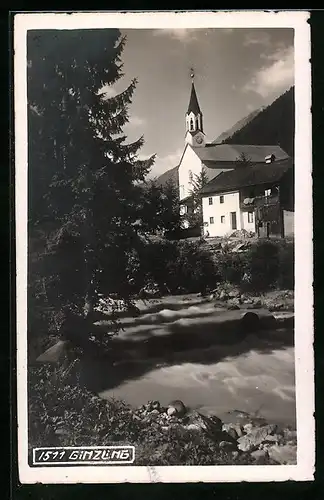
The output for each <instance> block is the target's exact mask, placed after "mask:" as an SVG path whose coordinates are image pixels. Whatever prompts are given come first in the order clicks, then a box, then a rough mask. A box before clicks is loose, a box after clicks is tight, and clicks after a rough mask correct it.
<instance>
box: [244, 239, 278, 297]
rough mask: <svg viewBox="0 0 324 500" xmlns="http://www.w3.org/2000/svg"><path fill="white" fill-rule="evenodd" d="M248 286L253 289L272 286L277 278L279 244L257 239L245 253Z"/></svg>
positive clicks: (258, 289)
mask: <svg viewBox="0 0 324 500" xmlns="http://www.w3.org/2000/svg"><path fill="white" fill-rule="evenodd" d="M247 259H248V273H249V275H250V280H249V281H250V286H251V288H252V289H253V290H255V291H265V290H267V289H269V288H271V287H273V286H274V285H275V284H276V282H277V280H278V278H279V271H280V265H279V245H278V244H277V243H276V242H272V241H268V240H266V241H258V242H257V243H256V245H253V246H252V247H251V250H250V251H249V252H248V253H247Z"/></svg>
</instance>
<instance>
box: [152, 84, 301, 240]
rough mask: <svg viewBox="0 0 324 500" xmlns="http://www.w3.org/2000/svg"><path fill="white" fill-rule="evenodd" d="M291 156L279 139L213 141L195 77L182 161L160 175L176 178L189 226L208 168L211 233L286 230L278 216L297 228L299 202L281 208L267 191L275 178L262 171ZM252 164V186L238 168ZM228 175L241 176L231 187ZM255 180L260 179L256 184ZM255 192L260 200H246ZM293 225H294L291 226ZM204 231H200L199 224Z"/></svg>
mask: <svg viewBox="0 0 324 500" xmlns="http://www.w3.org/2000/svg"><path fill="white" fill-rule="evenodd" d="M242 158H245V159H248V161H247V162H246V165H245V164H244V162H242ZM282 162H283V163H282ZM285 162H286V165H287V164H288V163H289V162H291V160H290V157H289V156H288V155H287V153H286V152H285V151H283V149H282V148H280V146H278V145H251V144H250V145H249V144H247V145H244V144H225V143H215V141H214V142H211V143H209V142H208V141H207V138H206V135H205V131H204V126H203V113H202V111H201V108H200V106H199V102H198V98H197V93H196V89H195V85H194V81H192V86H191V94H190V99H189V105H188V109H187V112H186V114H185V143H184V149H183V153H182V155H181V157H180V159H179V164H178V165H177V166H176V167H174V168H172V169H170V170H169V171H167V172H165V173H164V174H162V175H161V176H160V177H159V178H158V179H157V181H158V182H160V183H161V184H163V183H164V182H166V180H170V179H172V180H173V182H175V184H176V185H177V187H178V190H179V200H180V213H181V215H182V216H184V217H183V228H184V229H186V228H187V227H188V225H189V223H188V221H187V219H186V214H190V213H192V212H193V210H194V208H193V203H192V187H193V186H192V181H193V179H196V178H197V177H196V176H200V175H201V174H202V172H204V173H205V176H204V177H205V180H206V182H207V185H206V186H205V188H204V189H206V190H207V191H202V195H203V196H202V211H203V219H204V229H203V233H204V234H205V235H207V236H208V235H210V236H224V235H226V234H228V233H229V232H231V231H234V230H241V229H245V230H247V231H251V232H255V233H257V234H259V235H260V236H262V235H263V233H264V232H265V234H267V233H270V234H279V233H281V234H282V233H283V229H282V226H283V222H278V223H277V225H276V224H275V222H273V221H274V220H279V219H280V220H281V219H282V221H283V220H284V221H285V228H286V229H285V231H287V232H290V233H293V208H292V209H289V210H284V209H283V208H282V206H281V205H280V208H278V207H279V205H278V202H277V201H276V203H274V200H275V197H273V196H268V195H266V194H265V193H266V192H268V191H267V190H269V189H273V186H272V184H271V180H270V181H269V182H268V183H267V182H265V181H266V180H267V179H264V175H261V174H260V173H257V172H261V170H262V171H263V172H264V171H265V170H264V169H263V167H265V168H266V169H267V168H268V167H269V164H270V166H271V169H272V170H273V165H274V164H275V165H276V168H277V167H278V168H279V169H280V167H279V166H280V165H281V164H282V165H283V164H285ZM244 165H245V166H244ZM247 166H251V167H253V168H252V171H253V172H255V179H254V180H253V179H252V180H251V181H249V185H248V186H246V185H245V184H244V183H245V182H246V180H244V179H243V177H244V176H243V175H242V173H238V174H235V173H233V172H242V171H243V170H242V169H243V168H247ZM258 167H259V169H258ZM260 169H261V170H260ZM269 171H270V170H268V172H269ZM247 172H248V171H246V173H247ZM278 175H279V174H278ZM226 176H227V177H226ZM228 176H229V177H228ZM226 178H228V179H237V181H235V182H234V180H233V182H232V183H231V185H229V186H227V187H225V186H224V185H223V184H224V182H223V181H225V180H226ZM251 182H252V184H251ZM253 182H254V183H255V185H254V187H253V189H252V188H251V189H250V187H251V186H252V185H253ZM247 187H248V189H247ZM210 189H211V190H210ZM249 198H251V199H252V198H253V200H254V201H253V203H252V204H251V205H249V204H246V203H244V200H245V201H246V200H247V199H249ZM270 201H271V203H270ZM282 210H284V212H282ZM265 220H267V222H266V223H265V226H264V228H263V229H262V227H263V226H262V224H263V222H262V221H265ZM269 225H270V226H269ZM289 225H290V226H291V229H290V230H289V231H288V227H289ZM198 231H199V232H200V229H199V228H198Z"/></svg>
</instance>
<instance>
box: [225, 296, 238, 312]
mask: <svg viewBox="0 0 324 500" xmlns="http://www.w3.org/2000/svg"><path fill="white" fill-rule="evenodd" d="M227 308H228V309H230V310H237V309H240V301H239V299H238V298H234V299H231V300H229V301H228V302H227Z"/></svg>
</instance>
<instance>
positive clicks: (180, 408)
mask: <svg viewBox="0 0 324 500" xmlns="http://www.w3.org/2000/svg"><path fill="white" fill-rule="evenodd" d="M186 412H187V408H186V406H185V404H184V403H183V402H182V401H180V399H176V400H174V401H171V403H170V404H169V405H168V409H167V413H168V415H185V413H186Z"/></svg>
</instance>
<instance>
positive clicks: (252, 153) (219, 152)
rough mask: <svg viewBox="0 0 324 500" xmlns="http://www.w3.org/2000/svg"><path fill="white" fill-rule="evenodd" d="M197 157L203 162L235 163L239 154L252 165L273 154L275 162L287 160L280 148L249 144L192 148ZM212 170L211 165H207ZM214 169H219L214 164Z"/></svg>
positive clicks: (285, 154) (211, 145)
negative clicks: (246, 158) (244, 156)
mask: <svg viewBox="0 0 324 500" xmlns="http://www.w3.org/2000/svg"><path fill="white" fill-rule="evenodd" d="M192 149H193V150H194V151H195V153H196V154H197V156H198V157H199V158H200V159H201V161H202V162H204V161H208V162H210V161H213V162H235V161H236V160H237V159H238V157H239V156H240V155H241V154H245V155H246V156H247V157H248V158H249V159H250V160H251V162H253V163H259V162H260V163H263V162H264V159H265V157H266V156H268V155H271V154H274V155H275V157H276V159H277V160H283V159H286V158H288V155H287V153H286V152H285V151H284V150H283V149H281V148H280V146H275V145H273V146H255V145H249V144H210V145H207V146H206V147H204V148H199V147H194V148H192ZM208 166H209V167H210V168H212V165H208ZM215 168H219V167H218V165H216V164H215Z"/></svg>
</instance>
